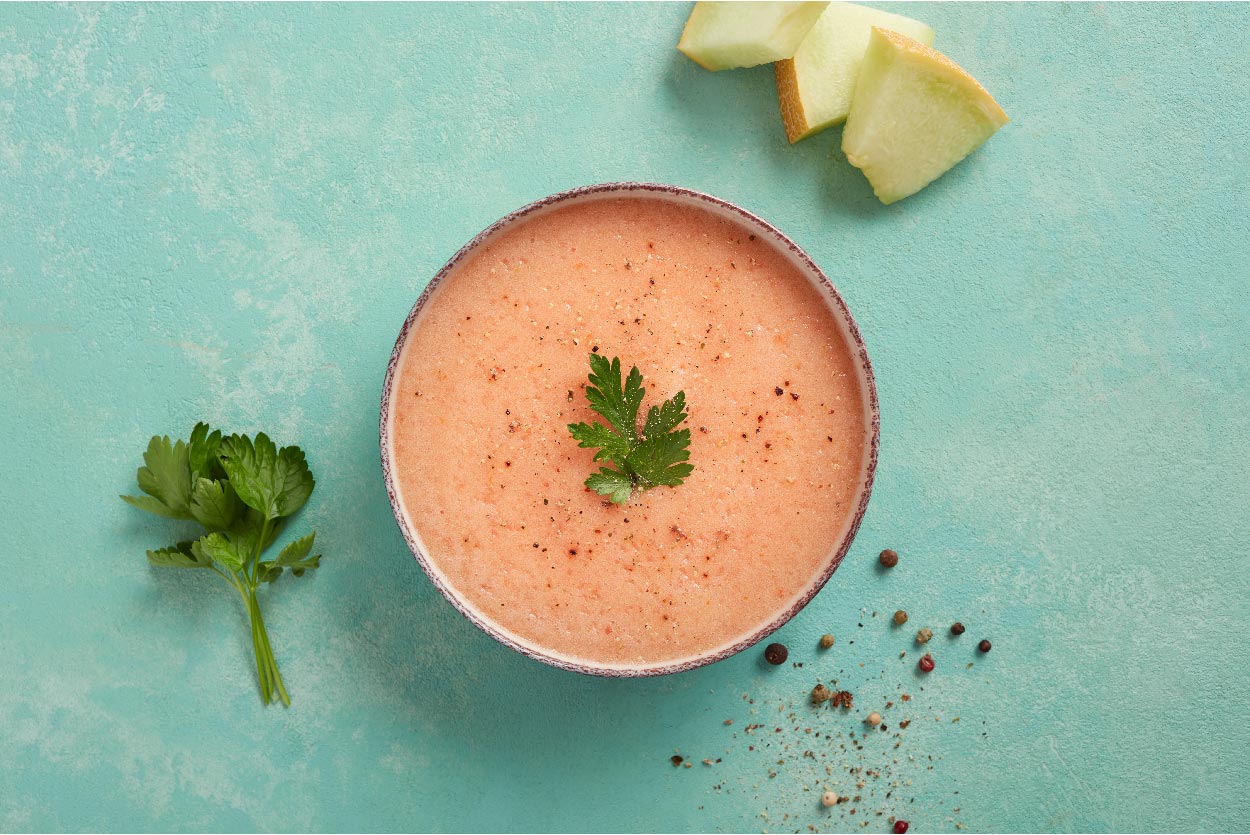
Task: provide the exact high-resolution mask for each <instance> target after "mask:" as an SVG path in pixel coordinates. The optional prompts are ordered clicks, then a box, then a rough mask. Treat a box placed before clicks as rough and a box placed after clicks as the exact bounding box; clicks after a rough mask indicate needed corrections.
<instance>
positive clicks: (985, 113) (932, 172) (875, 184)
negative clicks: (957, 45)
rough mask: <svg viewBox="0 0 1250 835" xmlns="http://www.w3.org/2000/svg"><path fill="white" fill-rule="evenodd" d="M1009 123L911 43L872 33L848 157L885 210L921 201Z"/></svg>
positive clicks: (945, 64) (945, 63) (847, 134)
mask: <svg viewBox="0 0 1250 835" xmlns="http://www.w3.org/2000/svg"><path fill="white" fill-rule="evenodd" d="M1006 123H1007V114H1006V113H1004V112H1003V109H1002V108H1001V107H999V106H998V103H997V102H995V101H994V99H993V97H992V96H990V94H989V93H987V92H986V91H985V88H983V87H982V86H981V85H980V84H978V83H977V82H976V79H974V78H973V77H972V76H970V75H968V73H966V72H964V71H963V70H962V69H960V67H959V66H957V65H956V64H955V63H954V62H953V61H951V60H950V59H949V58H947V57H946V56H945V55H942V54H941V53H940V52H937V51H936V50H933V49H931V48H929V47H927V46H925V45H924V44H922V43H919V42H917V41H914V40H912V39H911V38H908V37H905V36H903V35H899V34H898V33H896V32H889V31H886V30H883V29H878V28H874V29H873V30H872V35H871V37H870V38H869V41H868V49H867V51H866V52H865V53H864V61H863V64H862V65H861V66H860V70H859V80H858V81H857V82H856V84H855V95H854V96H853V98H852V100H851V110H850V113H849V114H848V115H847V118H846V127H845V128H844V129H843V131H842V150H843V152H845V153H846V158H847V159H848V160H850V163H851V165H854V166H855V167H856V168H859V169H860V170H861V171H863V172H864V175H865V176H866V177H867V178H868V182H870V183H872V189H873V191H874V192H876V195H877V197H878V198H880V200H881V202H882V203H893V202H895V201H896V200H902V199H903V198H904V197H908V196H910V195H912V194H915V193H916V192H917V191H920V189H922V188H924V187H925V186H927V185H928V184H929V183H931V182H933V181H934V180H936V179H937V178H938V177H940V176H942V175H943V174H945V173H946V172H947V171H949V170H950V169H951V168H952V167H954V165H955V164H956V163H958V162H959V161H960V160H962V159H963V158H964V157H966V156H967V155H968V154H970V153H971V152H972V151H974V150H975V149H976V148H977V147H978V146H979V145H980V144H981V143H982V142H984V141H985V140H987V139H989V138H990V136H992V135H993V133H994V131H996V130H998V129H999V128H1000V127H1002V126H1003V125H1005V124H1006Z"/></svg>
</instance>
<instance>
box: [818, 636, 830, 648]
mask: <svg viewBox="0 0 1250 835" xmlns="http://www.w3.org/2000/svg"><path fill="white" fill-rule="evenodd" d="M831 646H833V636H832V635H821V636H820V648H821V649H829V647H831Z"/></svg>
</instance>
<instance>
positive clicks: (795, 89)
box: [774, 3, 933, 142]
mask: <svg viewBox="0 0 1250 835" xmlns="http://www.w3.org/2000/svg"><path fill="white" fill-rule="evenodd" d="M874 26H880V27H881V28H882V29H889V30H890V31H892V32H898V33H900V34H903V35H906V36H907V37H909V38H914V39H915V40H918V41H920V42H921V43H923V44H925V45H927V46H932V45H933V30H932V29H930V28H929V27H928V25H926V24H924V23H921V22H920V21H918V20H912V19H911V18H910V17H903V16H902V15H896V14H891V13H890V12H883V11H881V10H879V9H870V8H868V7H867V6H857V5H855V4H854V3H830V4H829V8H827V9H825V11H824V14H822V15H821V16H820V19H819V20H817V21H816V25H815V26H814V27H812V31H810V32H808V33H807V37H806V38H804V39H803V43H801V44H800V45H799V48H798V51H797V52H795V53H794V57H793V58H787V59H784V60H781V61H778V62H777V64H776V67H775V68H774V69H775V72H776V76H777V97H778V98H779V99H780V100H781V118H782V121H784V122H785V125H786V137H787V138H788V139H789V140H790V141H791V142H798V141H799V140H800V139H806V138H807V137H809V136H812V135H814V134H817V133H820V132H821V131H822V130H824V129H825V128H828V127H832V126H833V125H836V124H838V123H840V122H842V121H843V120H845V119H846V114H847V112H848V111H850V109H851V95H852V94H853V93H854V92H855V79H856V77H857V76H858V75H859V65H860V62H862V61H863V59H864V50H866V49H867V48H868V37H869V36H870V35H871V34H872V27H874Z"/></svg>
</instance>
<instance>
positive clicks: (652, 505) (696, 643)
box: [391, 194, 870, 668]
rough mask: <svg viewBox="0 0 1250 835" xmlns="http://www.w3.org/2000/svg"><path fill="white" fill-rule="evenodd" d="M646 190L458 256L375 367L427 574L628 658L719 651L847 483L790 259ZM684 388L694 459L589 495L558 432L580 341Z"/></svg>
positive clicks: (807, 305)
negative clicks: (681, 478)
mask: <svg viewBox="0 0 1250 835" xmlns="http://www.w3.org/2000/svg"><path fill="white" fill-rule="evenodd" d="M765 237H766V236H765V235H758V236H757V235H756V234H754V233H753V232H752V230H751V229H749V228H747V227H746V226H744V225H741V224H739V223H738V222H736V221H732V220H727V219H724V218H722V217H721V216H719V215H717V214H714V213H713V212H712V211H710V210H705V209H702V208H697V207H692V206H690V205H685V204H679V203H676V202H673V201H670V200H668V199H665V198H664V197H662V196H653V195H645V194H644V195H639V196H628V197H611V198H605V199H599V200H593V201H582V202H578V203H574V204H566V205H564V206H563V207H560V208H556V209H554V210H548V211H545V212H539V213H537V214H535V215H532V216H530V217H529V218H527V219H526V220H523V221H522V222H520V223H518V224H515V225H513V226H511V227H510V228H508V229H507V230H506V231H504V232H502V233H499V234H497V235H496V236H495V237H494V238H492V239H491V240H490V241H489V242H488V243H486V244H485V245H483V246H481V247H479V248H478V249H476V250H475V251H474V252H473V254H472V255H470V256H469V257H467V258H466V259H465V260H463V261H462V262H461V263H460V264H458V265H457V267H456V268H455V270H454V272H453V273H451V274H450V275H449V276H448V277H447V278H446V280H445V281H444V282H443V283H442V284H441V285H440V286H439V287H438V289H437V290H436V291H435V292H434V294H433V295H432V296H431V298H430V299H429V300H428V302H427V304H426V305H425V307H424V308H423V310H422V312H421V314H420V316H419V318H418V320H417V321H416V323H415V325H414V328H413V330H412V332H411V333H410V335H409V339H408V342H407V345H406V347H405V350H404V352H403V355H402V357H401V359H400V363H399V366H398V368H397V371H396V380H395V388H394V391H393V396H392V401H391V416H392V432H391V443H392V448H391V453H392V460H393V465H394V470H393V472H394V476H395V480H396V485H397V490H398V496H399V501H400V504H401V506H402V508H403V509H404V511H405V512H406V514H407V516H408V520H409V522H410V525H411V527H412V529H413V530H414V531H415V532H416V534H417V536H418V538H419V539H420V541H421V542H422V543H423V546H424V550H425V552H426V554H427V556H428V559H429V561H430V563H432V565H433V567H434V569H435V571H436V572H438V573H439V574H440V575H441V576H442V578H443V579H444V580H445V581H446V583H448V584H449V585H450V586H451V587H452V588H453V589H454V590H455V591H456V592H458V594H459V595H460V596H461V597H462V598H463V600H464V601H465V602H467V604H468V605H469V606H470V607H472V608H473V609H475V610H476V611H477V613H478V614H479V615H480V616H481V617H483V618H485V619H486V620H488V621H489V622H491V623H493V624H494V626H495V627H496V628H497V629H499V630H501V631H503V632H505V633H507V634H508V635H510V636H511V637H512V638H513V639H515V640H516V641H518V642H520V643H522V644H524V645H528V646H530V647H533V648H535V649H538V650H540V651H542V652H544V653H545V654H548V655H554V656H557V657H559V658H563V659H566V660H569V661H574V662H586V663H591V664H594V665H599V666H612V667H622V668H629V667H645V666H653V665H659V664H667V663H674V662H679V661H682V660H684V659H688V658H693V657H697V656H702V655H705V654H707V653H709V652H712V651H714V650H716V649H719V648H722V647H725V646H728V645H731V644H733V643H735V642H736V641H738V640H740V639H742V638H743V637H746V636H749V635H751V634H752V633H753V632H755V631H756V630H758V629H760V628H761V627H763V626H764V625H766V624H768V623H769V622H771V621H772V620H773V619H774V618H775V617H777V616H778V615H779V614H780V613H782V612H784V611H785V610H786V609H787V608H788V607H789V606H791V605H793V603H794V602H795V601H796V598H799V597H801V596H802V594H803V593H804V592H805V591H806V590H807V589H809V588H810V586H811V584H812V583H813V582H814V580H815V579H816V578H817V577H818V575H820V574H821V573H822V571H823V570H824V569H825V568H826V567H827V566H828V564H829V561H830V559H831V557H832V556H833V551H834V550H835V549H836V548H837V546H838V544H839V543H840V542H841V541H842V539H843V538H844V536H845V535H846V533H847V531H848V529H849V525H850V524H851V517H852V516H853V515H854V513H855V510H856V508H857V503H858V501H859V496H860V494H861V492H862V490H863V480H864V470H865V468H866V448H867V446H868V445H869V443H870V429H869V426H868V421H867V419H866V411H867V406H866V404H865V397H864V392H863V390H862V388H863V387H862V385H861V383H860V381H859V377H858V376H857V370H856V369H857V364H858V360H857V358H856V355H855V354H854V352H853V351H852V348H851V345H850V344H849V341H848V339H847V337H846V336H845V335H844V334H843V332H842V330H841V329H840V327H839V324H838V323H839V318H837V314H835V313H834V312H833V310H832V309H831V308H830V306H829V304H828V303H827V302H826V300H825V299H824V297H823V296H822V294H821V293H820V292H819V291H818V290H817V289H816V288H815V287H814V286H813V285H812V284H811V283H810V281H809V280H808V279H807V278H806V277H805V276H804V275H803V274H802V273H801V272H800V271H799V269H798V268H797V267H796V266H795V265H794V264H793V263H792V262H791V261H790V260H789V259H788V257H787V256H786V255H784V254H783V253H782V252H781V251H779V250H778V249H776V248H775V246H776V245H775V244H774V243H772V242H770V241H768V240H765ZM592 351H597V352H598V353H600V354H603V355H605V356H607V357H614V356H619V357H621V359H622V361H623V363H624V365H625V367H626V369H628V367H629V366H630V365H637V366H638V368H639V369H640V370H641V371H642V374H643V376H644V385H645V387H646V389H647V399H646V402H645V403H644V404H643V411H644V413H645V410H646V408H647V407H648V406H650V405H652V404H658V403H659V402H661V401H662V400H663V399H665V398H668V397H671V396H672V395H674V394H676V393H677V392H678V391H685V393H686V400H687V403H688V404H689V411H690V417H689V419H688V423H687V424H686V425H688V426H689V427H690V429H691V431H692V440H691V444H690V462H691V463H692V464H693V465H694V472H693V474H692V475H691V476H690V477H689V478H688V479H687V480H686V483H685V484H683V485H682V486H680V487H657V488H655V489H653V490H650V491H648V492H646V493H642V494H638V493H635V495H634V498H633V499H631V500H630V501H629V502H628V503H627V504H624V505H612V504H610V503H609V502H607V501H606V500H604V499H603V498H602V497H600V496H598V495H596V494H594V493H592V492H590V491H589V490H587V489H586V488H585V487H584V486H583V481H584V480H585V479H586V476H587V475H589V474H590V473H591V472H593V471H594V470H595V469H596V467H597V466H598V465H595V464H592V462H591V458H592V456H593V454H594V452H593V450H589V449H579V448H578V446H577V443H576V442H575V441H574V440H573V439H572V437H571V436H570V435H569V432H568V429H567V425H568V424H569V423H572V422H577V421H594V420H596V418H597V417H598V416H597V415H595V414H594V413H593V412H592V411H591V409H590V408H589V406H588V405H587V403H586V398H585V395H584V387H585V385H586V382H587V380H586V375H587V372H588V370H589V369H588V360H587V356H588V354H589V353H590V352H592Z"/></svg>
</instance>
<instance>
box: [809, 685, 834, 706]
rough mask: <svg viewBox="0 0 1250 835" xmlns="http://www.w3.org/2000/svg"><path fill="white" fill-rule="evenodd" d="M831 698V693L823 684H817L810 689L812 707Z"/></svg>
mask: <svg viewBox="0 0 1250 835" xmlns="http://www.w3.org/2000/svg"><path fill="white" fill-rule="evenodd" d="M832 696H833V691H832V690H830V689H829V688H828V687H826V686H825V685H823V684H817V685H816V686H815V687H813V688H812V704H814V705H818V704H820V703H822V702H827V701H829V699H830V698H832Z"/></svg>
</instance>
